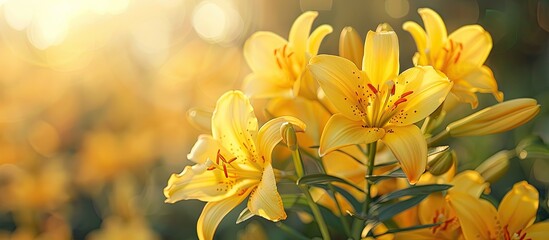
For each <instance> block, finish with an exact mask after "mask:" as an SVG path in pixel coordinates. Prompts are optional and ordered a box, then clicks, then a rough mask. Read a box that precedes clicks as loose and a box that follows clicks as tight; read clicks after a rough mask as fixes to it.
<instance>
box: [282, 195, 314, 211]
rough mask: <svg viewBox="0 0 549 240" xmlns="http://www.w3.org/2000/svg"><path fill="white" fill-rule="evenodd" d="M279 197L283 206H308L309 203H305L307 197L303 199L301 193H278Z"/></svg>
mask: <svg viewBox="0 0 549 240" xmlns="http://www.w3.org/2000/svg"><path fill="white" fill-rule="evenodd" d="M280 198H282V204H283V205H284V208H293V207H300V208H302V207H305V208H309V205H308V204H307V199H305V196H303V195H302V194H282V195H280Z"/></svg>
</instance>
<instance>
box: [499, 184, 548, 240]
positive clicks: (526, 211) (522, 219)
mask: <svg viewBox="0 0 549 240" xmlns="http://www.w3.org/2000/svg"><path fill="white" fill-rule="evenodd" d="M538 206H539V193H538V190H536V188H534V187H533V186H532V185H530V184H528V183H527V182H526V181H521V182H518V183H515V185H514V186H513V189H512V190H511V191H509V192H508V193H507V194H506V195H505V197H503V199H502V200H501V203H500V205H499V209H498V213H499V216H500V219H501V222H502V224H503V225H504V226H505V225H507V226H508V227H507V230H508V231H509V233H511V234H512V233H516V232H518V231H519V230H520V229H525V228H526V227H528V226H530V225H531V224H532V223H534V220H535V219H536V212H537V211H538Z"/></svg>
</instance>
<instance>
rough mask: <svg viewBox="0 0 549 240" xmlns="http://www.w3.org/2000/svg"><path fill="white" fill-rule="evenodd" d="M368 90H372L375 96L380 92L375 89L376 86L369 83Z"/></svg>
mask: <svg viewBox="0 0 549 240" xmlns="http://www.w3.org/2000/svg"><path fill="white" fill-rule="evenodd" d="M368 88H370V90H372V92H373V93H374V94H377V92H378V91H377V88H376V87H374V85H372V84H371V83H368Z"/></svg>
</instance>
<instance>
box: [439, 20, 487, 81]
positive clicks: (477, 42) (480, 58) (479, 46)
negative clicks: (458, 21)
mask: <svg viewBox="0 0 549 240" xmlns="http://www.w3.org/2000/svg"><path fill="white" fill-rule="evenodd" d="M448 39H449V40H451V41H453V42H454V43H455V44H462V50H461V52H460V57H459V59H458V61H457V63H456V64H455V65H464V67H465V66H469V67H471V68H477V67H481V66H482V64H484V62H485V61H486V58H488V55H489V54H490V51H491V50H492V37H491V36H490V34H489V33H488V32H486V31H485V30H484V28H482V27H481V26H480V25H468V26H463V27H461V28H459V29H458V30H456V31H454V32H453V33H452V34H450V36H448ZM460 70H461V71H466V69H460Z"/></svg>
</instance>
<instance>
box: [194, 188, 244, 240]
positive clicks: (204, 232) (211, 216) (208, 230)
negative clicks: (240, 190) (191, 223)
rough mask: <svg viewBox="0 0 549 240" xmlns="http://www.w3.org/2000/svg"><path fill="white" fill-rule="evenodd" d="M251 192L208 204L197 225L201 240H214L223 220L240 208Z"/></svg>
mask: <svg viewBox="0 0 549 240" xmlns="http://www.w3.org/2000/svg"><path fill="white" fill-rule="evenodd" d="M249 192H250V190H247V191H246V192H245V193H244V194H242V195H238V196H237V197H232V198H227V199H224V200H221V201H217V202H209V203H206V205H205V206H204V209H203V210H202V214H200V217H199V218H198V222H197V225H196V230H197V231H196V232H197V233H198V238H199V239H201V240H210V239H213V236H214V234H215V230H216V229H217V226H218V225H219V223H220V222H221V220H223V218H224V217H225V216H226V215H227V214H228V213H229V212H230V211H231V210H233V209H234V208H235V207H236V206H238V204H240V203H241V202H242V201H243V200H244V199H245V198H246V197H247V196H248V194H249Z"/></svg>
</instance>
